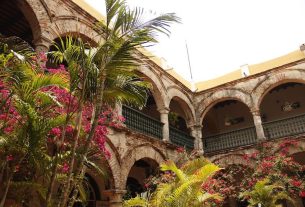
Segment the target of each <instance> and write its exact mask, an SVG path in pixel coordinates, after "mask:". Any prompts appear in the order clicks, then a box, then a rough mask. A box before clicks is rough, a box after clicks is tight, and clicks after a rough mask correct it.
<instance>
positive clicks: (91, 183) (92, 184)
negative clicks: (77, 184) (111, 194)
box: [73, 173, 101, 207]
mask: <svg viewBox="0 0 305 207" xmlns="http://www.w3.org/2000/svg"><path fill="white" fill-rule="evenodd" d="M83 190H84V193H85V194H86V201H83V202H76V203H75V204H74V205H73V207H84V206H86V207H95V206H96V204H97V202H98V201H101V196H100V190H99V186H98V184H97V183H96V181H95V180H94V178H93V177H91V176H90V175H89V174H87V173H86V174H85V177H84V181H83Z"/></svg>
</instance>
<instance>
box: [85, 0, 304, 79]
mask: <svg viewBox="0 0 305 207" xmlns="http://www.w3.org/2000/svg"><path fill="white" fill-rule="evenodd" d="M85 1H86V2H88V3H89V4H91V5H92V6H93V7H94V8H96V9H97V10H98V11H101V13H104V12H103V10H104V9H103V8H104V5H103V4H104V1H103V0H85ZM128 3H129V4H130V5H131V7H133V6H139V7H143V8H145V9H147V10H152V11H155V12H157V13H165V12H175V13H176V14H177V15H178V16H179V17H181V18H182V24H178V25H174V26H172V35H171V36H170V38H168V37H165V36H164V37H161V38H160V44H159V45H157V46H155V47H153V48H151V49H150V50H152V51H153V52H154V54H156V55H157V56H159V57H163V58H164V59H166V60H167V63H168V65H169V66H170V67H173V68H174V69H175V70H176V71H177V72H178V73H179V74H181V75H182V76H183V77H184V78H186V79H187V80H190V71H189V66H188V61H187V53H186V46H185V44H186V42H187V45H188V48H189V54H190V62H191V67H192V72H193V78H194V80H195V81H196V82H198V81H202V80H208V79H212V78H216V77H217V76H221V75H224V74H225V73H228V72H231V71H233V70H236V69H238V68H239V67H240V66H241V65H244V64H249V65H251V64H256V63H260V62H263V61H266V60H269V59H273V58H276V57H279V56H281V55H285V54H287V53H289V52H292V51H294V50H297V49H298V48H299V46H300V45H301V44H303V43H305V0H188V1H182V0H128Z"/></svg>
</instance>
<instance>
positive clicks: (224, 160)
mask: <svg viewBox="0 0 305 207" xmlns="http://www.w3.org/2000/svg"><path fill="white" fill-rule="evenodd" d="M243 156H244V154H242V153H235V154H226V155H219V156H215V157H214V158H212V159H211V161H212V162H213V163H217V164H218V165H220V166H221V167H224V168H225V167H227V166H229V165H243V166H247V167H250V168H253V167H254V164H255V163H254V162H253V163H250V162H248V161H246V160H245V159H244V158H243Z"/></svg>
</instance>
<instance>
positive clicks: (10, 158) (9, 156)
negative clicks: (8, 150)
mask: <svg viewBox="0 0 305 207" xmlns="http://www.w3.org/2000/svg"><path fill="white" fill-rule="evenodd" d="M13 159H14V157H13V155H8V156H6V160H7V161H12V160H13Z"/></svg>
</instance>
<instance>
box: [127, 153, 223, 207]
mask: <svg viewBox="0 0 305 207" xmlns="http://www.w3.org/2000/svg"><path fill="white" fill-rule="evenodd" d="M160 168H161V171H163V172H164V175H165V178H166V179H163V182H161V183H159V184H158V185H157V188H156V190H155V192H153V193H152V195H151V197H148V198H141V197H136V198H133V199H130V200H127V201H125V203H124V206H159V207H174V206H175V207H177V206H179V207H183V206H185V207H187V206H202V205H203V204H207V203H208V202H209V201H211V200H213V199H216V200H221V197H220V196H219V195H218V194H209V193H207V192H205V191H204V190H203V189H202V187H201V186H202V184H203V183H205V182H206V181H207V180H208V179H209V178H210V177H211V176H213V175H214V174H215V173H216V172H217V171H219V170H220V168H219V167H218V166H216V165H214V164H213V163H210V162H209V161H208V160H206V159H205V158H202V157H200V158H196V159H193V160H189V161H187V162H186V163H185V164H184V165H183V166H182V167H181V168H178V167H177V166H176V164H175V163H174V162H173V161H167V162H165V163H163V164H161V166H160Z"/></svg>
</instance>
